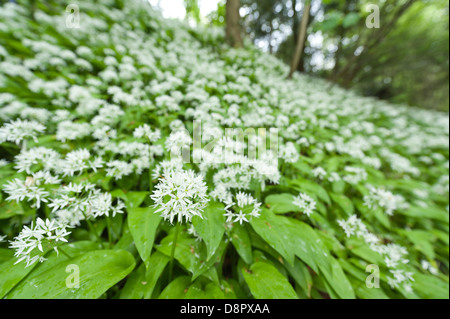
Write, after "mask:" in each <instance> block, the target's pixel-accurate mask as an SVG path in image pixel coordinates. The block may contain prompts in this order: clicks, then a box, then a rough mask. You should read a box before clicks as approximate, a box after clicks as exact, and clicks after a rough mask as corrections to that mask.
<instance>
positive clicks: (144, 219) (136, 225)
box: [128, 207, 161, 270]
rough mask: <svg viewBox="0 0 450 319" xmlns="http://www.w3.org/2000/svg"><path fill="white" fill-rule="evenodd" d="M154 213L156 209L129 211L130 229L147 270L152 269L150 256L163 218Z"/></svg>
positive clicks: (130, 209)
mask: <svg viewBox="0 0 450 319" xmlns="http://www.w3.org/2000/svg"><path fill="white" fill-rule="evenodd" d="M154 212H155V209H154V208H152V207H146V208H129V209H128V227H129V228H130V232H131V235H132V236H133V239H134V242H135V244H136V248H137V250H138V252H139V255H140V256H141V258H142V260H143V261H144V263H145V265H146V266H147V270H148V269H150V268H149V260H150V254H151V252H152V248H153V243H154V241H155V236H156V231H157V229H158V226H159V224H160V223H161V217H160V216H159V214H155V213H154Z"/></svg>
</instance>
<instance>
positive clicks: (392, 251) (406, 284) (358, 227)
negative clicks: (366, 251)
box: [338, 215, 414, 291]
mask: <svg viewBox="0 0 450 319" xmlns="http://www.w3.org/2000/svg"><path fill="white" fill-rule="evenodd" d="M338 223H339V225H340V226H341V227H342V228H343V229H344V231H345V233H346V234H347V237H351V236H356V237H358V238H362V239H363V240H364V242H365V243H366V244H368V245H369V247H370V249H371V250H373V251H374V252H377V253H378V254H380V255H381V256H382V257H383V258H384V262H385V264H386V267H387V268H389V270H390V271H391V273H393V274H394V277H393V278H392V277H388V283H389V285H390V286H391V288H392V289H397V288H399V287H400V284H403V288H404V289H405V290H406V291H412V287H411V282H412V281H414V279H413V278H412V273H408V272H405V271H404V270H402V269H400V268H399V267H401V266H402V265H406V264H408V263H409V260H408V259H407V258H406V257H407V256H408V251H407V250H406V249H405V248H404V247H402V246H400V245H396V244H387V245H384V244H382V243H381V241H380V239H379V238H378V237H377V236H375V235H374V234H372V233H370V232H369V230H368V229H367V227H366V225H365V224H364V223H363V222H362V220H361V219H359V218H358V217H357V216H356V215H353V216H351V217H350V218H349V219H348V220H339V221H338ZM402 275H403V276H404V277H402Z"/></svg>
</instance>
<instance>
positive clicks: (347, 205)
mask: <svg viewBox="0 0 450 319" xmlns="http://www.w3.org/2000/svg"><path fill="white" fill-rule="evenodd" d="M330 196H331V199H332V200H333V202H335V203H336V204H338V205H339V207H340V208H342V210H343V211H344V212H345V213H346V214H347V215H348V216H351V215H353V214H354V213H355V206H354V205H353V202H352V201H351V200H350V198H348V197H347V196H344V195H338V194H333V193H330Z"/></svg>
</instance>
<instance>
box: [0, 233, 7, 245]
mask: <svg viewBox="0 0 450 319" xmlns="http://www.w3.org/2000/svg"><path fill="white" fill-rule="evenodd" d="M6 238H7V236H6V235H5V236H1V235H0V243H3V242H5V241H6V240H5V239H6Z"/></svg>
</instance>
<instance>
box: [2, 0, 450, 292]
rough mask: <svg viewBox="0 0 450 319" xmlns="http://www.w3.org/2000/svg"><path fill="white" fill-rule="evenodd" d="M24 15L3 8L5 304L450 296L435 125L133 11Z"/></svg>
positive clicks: (59, 5) (443, 182)
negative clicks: (240, 134)
mask: <svg viewBox="0 0 450 319" xmlns="http://www.w3.org/2000/svg"><path fill="white" fill-rule="evenodd" d="M26 3H27V2H26V1H25V2H23V3H21V4H20V5H16V4H12V3H8V4H5V5H3V6H2V7H1V10H0V154H1V159H0V185H1V186H0V188H1V195H0V297H1V298H3V297H6V298H184V297H186V298H203V297H208V298H249V297H254V298H448V280H449V279H448V273H449V241H448V239H449V237H448V236H449V215H448V201H449V197H448V196H449V162H448V160H449V140H448V139H449V118H448V114H443V113H435V112H430V111H425V110H419V109H413V108H408V107H404V106H399V105H391V104H387V103H385V102H382V101H377V100H374V99H369V98H362V97H359V96H357V95H356V94H354V93H352V92H350V91H346V90H342V89H339V88H337V87H333V86H330V84H329V83H327V82H324V81H321V80H318V79H314V78H310V77H305V76H302V75H296V76H295V78H294V79H293V80H292V81H287V80H285V77H286V75H287V72H288V68H287V66H286V65H284V64H283V63H281V62H280V61H278V60H277V59H275V58H274V57H272V56H270V55H267V54H263V53H261V52H259V51H258V50H256V49H254V48H251V47H250V48H246V49H242V50H233V49H229V48H228V47H227V46H226V45H225V44H224V37H223V33H222V31H221V30H216V29H207V28H204V29H203V28H195V29H192V28H190V27H189V26H187V25H185V24H182V23H180V22H177V21H169V20H165V19H163V18H161V16H160V15H159V13H157V12H155V11H153V10H152V9H151V8H150V7H149V6H148V5H146V4H143V3H142V2H140V1H126V2H125V1H117V0H109V1H101V3H94V2H92V1H79V3H80V7H79V8H80V28H68V27H67V21H66V18H67V13H66V11H65V4H64V3H63V2H61V1H45V2H39V3H38V4H37V7H36V11H35V13H34V16H33V15H32V13H31V11H30V8H31V7H30V6H27V5H26ZM72 22H73V21H72ZM194 121H196V123H199V121H201V137H200V138H199V137H198V136H195V134H194V131H195V130H196V128H197V126H196V124H195V123H194ZM226 128H242V129H248V128H254V129H255V132H256V133H258V132H259V131H258V129H262V128H264V129H266V132H265V135H264V134H254V135H252V134H250V135H248V136H246V137H245V139H244V140H240V141H237V142H236V141H233V140H232V139H231V138H230V136H227V134H226V133H227V132H226ZM271 129H272V130H271ZM274 129H278V136H277V137H276V136H275V135H274V134H270V132H275V130H274ZM248 132H249V131H247V133H248ZM266 137H270V143H267V142H266ZM275 141H276V142H277V143H278V148H275V151H276V152H275V153H273V152H271V151H269V150H268V151H267V152H266V153H260V154H258V155H257V156H256V157H255V158H253V157H252V156H251V155H252V152H251V150H252V149H253V147H254V146H255V145H259V144H261V145H266V146H268V145H269V144H270V145H273V144H274V142H275ZM198 142H201V143H202V145H203V146H205V145H210V146H211V147H210V148H209V149H208V148H207V147H203V148H201V149H199V148H196V147H195V144H196V143H198ZM211 142H212V144H211ZM183 147H184V148H185V149H186V148H187V149H189V150H191V151H192V152H191V153H192V154H191V155H192V157H191V160H190V161H189V162H187V161H183V160H182V159H181V157H180V156H177V155H179V154H178V153H177V150H179V149H180V148H183ZM195 159H196V160H195ZM174 242H176V244H175V245H174ZM173 247H176V249H172V248H173ZM172 260H173V262H172ZM369 265H372V266H371V267H369V268H368V267H367V266H369ZM377 269H379V275H380V287H379V288H372V289H371V288H369V287H368V285H367V282H368V283H369V284H376V283H377V280H376V278H374V277H369V279H368V276H369V275H376V274H377ZM78 270H79V274H80V277H79V278H78V279H79V285H77V276H76V274H77V271H78ZM369 286H370V285H369Z"/></svg>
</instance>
